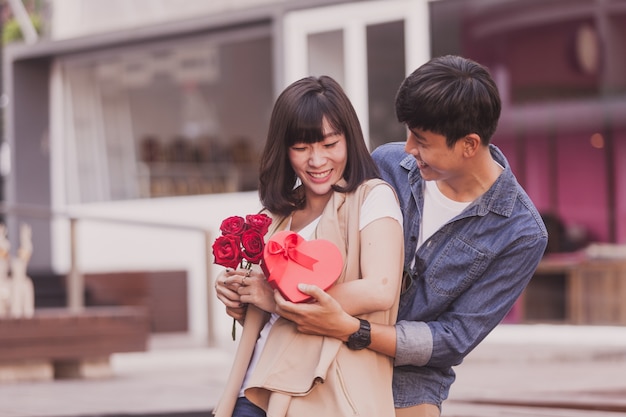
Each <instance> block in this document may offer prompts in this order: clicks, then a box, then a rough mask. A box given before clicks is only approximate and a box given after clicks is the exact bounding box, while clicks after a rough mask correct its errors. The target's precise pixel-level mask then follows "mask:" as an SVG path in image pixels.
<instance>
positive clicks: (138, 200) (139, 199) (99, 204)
mask: <svg viewBox="0 0 626 417" xmlns="http://www.w3.org/2000/svg"><path fill="white" fill-rule="evenodd" d="M49 10H50V19H49V20H50V26H49V30H48V33H49V37H48V38H46V39H41V40H39V41H38V42H36V43H30V44H16V45H10V46H9V47H7V48H6V49H5V52H4V75H5V79H4V82H5V91H6V94H7V97H8V98H9V105H8V107H7V108H6V110H5V114H6V129H5V140H6V142H7V144H8V145H9V146H8V149H10V159H11V169H10V171H9V172H7V173H6V175H5V177H4V183H5V190H4V191H5V202H6V203H7V205H8V206H10V207H11V206H13V207H17V208H19V207H22V210H21V211H20V210H17V211H14V212H12V213H9V214H7V217H6V219H7V222H8V224H9V229H10V230H13V231H15V230H17V227H18V226H19V223H20V222H24V221H27V222H29V223H31V224H32V227H33V238H34V241H35V251H34V253H33V259H32V262H31V268H32V270H33V271H39V270H43V271H48V270H49V271H53V272H54V273H58V274H65V273H67V271H68V270H69V269H70V267H71V266H72V259H73V260H74V263H75V264H77V265H78V267H79V269H80V270H81V271H83V272H85V273H89V272H94V273H96V272H109V271H142V270H144V271H145V270H148V271H150V270H154V271H159V270H183V271H185V272H186V274H187V283H186V285H187V286H186V288H187V289H186V291H187V299H186V303H187V311H188V317H189V326H188V328H189V332H191V333H192V334H193V335H195V336H197V337H199V338H205V337H207V336H210V337H213V338H214V339H215V341H216V342H218V343H219V342H222V341H223V342H226V341H228V339H229V337H230V336H229V326H230V324H229V321H228V320H227V319H226V316H225V314H224V313H223V309H222V308H221V306H218V305H215V303H213V302H212V299H213V296H212V294H211V290H212V286H211V280H212V279H213V277H214V276H215V275H216V274H217V273H218V272H219V269H218V268H217V267H216V266H213V265H211V264H210V256H209V257H208V258H207V250H208V247H209V245H207V242H210V238H207V235H206V234H204V232H205V231H208V232H209V233H210V234H209V236H211V234H212V235H213V237H215V234H216V233H218V227H219V223H220V222H221V220H222V219H223V218H225V217H227V216H230V215H235V214H239V215H245V214H247V213H253V212H256V211H257V210H258V209H259V203H258V198H257V194H256V191H255V189H256V168H257V166H256V164H257V160H258V154H259V153H260V151H261V149H262V146H263V143H264V140H265V137H264V135H265V132H266V129H267V122H268V119H269V114H270V111H271V108H272V104H273V101H274V99H275V97H276V96H277V94H278V93H279V92H280V91H281V90H282V89H283V88H284V87H285V86H286V85H287V84H289V83H290V82H292V81H294V80H296V79H298V78H300V77H303V76H306V75H310V74H312V75H321V74H327V75H331V76H333V77H335V78H336V79H337V80H338V81H339V82H340V83H341V84H342V85H343V86H344V88H345V89H346V91H347V93H348V95H349V96H350V97H351V99H352V101H353V103H354V105H355V108H356V109H357V113H358V114H359V117H360V119H361V122H362V124H363V129H364V132H365V134H366V137H367V138H368V140H369V147H370V149H373V148H375V147H376V146H378V145H380V144H382V143H385V142H388V141H392V140H404V135H405V133H404V128H403V127H402V126H399V125H398V124H397V123H396V121H395V116H394V109H393V99H394V95H395V91H396V89H397V86H398V85H399V83H400V82H401V80H402V79H403V78H404V77H405V76H406V75H407V74H408V73H410V72H411V71H413V70H414V69H415V68H417V67H418V66H419V65H420V64H421V63H423V62H425V61H426V60H427V59H428V58H429V57H431V56H436V55H443V54H449V53H452V54H461V55H465V56H467V57H469V58H473V59H476V60H477V61H479V62H481V63H483V64H485V65H487V66H488V67H489V68H490V70H491V71H492V73H493V74H494V76H495V78H496V80H497V82H498V84H499V87H500V90H501V93H502V96H503V100H504V109H503V116H502V121H501V123H500V126H499V129H498V131H497V132H496V136H495V137H494V143H495V144H496V145H498V146H500V147H501V148H502V150H503V151H504V152H505V154H506V155H507V157H508V158H509V161H510V163H511V165H512V167H513V170H514V171H515V172H516V174H517V176H518V178H519V179H520V182H521V183H522V185H523V186H524V188H525V189H526V190H527V191H528V193H529V195H530V196H531V198H532V199H533V201H534V202H535V204H536V205H537V207H538V208H539V209H540V210H541V211H542V213H544V214H546V215H547V216H554V217H556V218H558V220H559V221H561V222H562V223H563V224H564V225H565V226H566V228H567V230H569V235H568V236H569V239H570V240H573V241H575V242H574V243H575V244H576V243H578V244H581V243H580V242H588V241H600V242H612V243H625V242H626V164H624V161H625V160H626V132H625V130H624V125H625V124H626V117H624V115H625V114H626V113H625V110H626V95H625V89H626V88H625V87H626V75H624V74H626V71H625V69H626V68H624V67H625V66H626V49H625V48H624V45H626V42H624V40H625V39H626V33H625V30H624V29H623V28H624V27H626V25H624V21H625V20H626V19H625V16H626V1H623V0H548V1H545V0H544V1H535V0H431V1H428V0H370V1H341V0H283V1H278V0H247V1H246V0H241V1H236V2H234V1H228V0H220V1H211V2H206V1H202V0H106V1H104V0H60V1H59V0H57V1H51V2H50V9H49ZM33 207H35V208H39V209H42V210H43V211H42V210H39V211H37V210H35V212H37V213H39V214H38V215H33V210H32V209H33ZM28 210H30V212H29V211H28ZM46 210H47V211H46ZM42 212H46V213H48V215H49V216H51V217H47V216H46V215H45V214H41V213H42ZM29 213H30V214H29ZM68 218H78V219H79V220H78V222H77V223H76V224H77V226H76V228H75V229H72V228H71V227H70V222H69V220H68ZM72 236H75V240H72ZM564 239H565V238H564ZM72 242H75V244H74V246H72ZM209 255H210V254H209ZM207 259H208V260H207ZM212 335H216V336H212Z"/></svg>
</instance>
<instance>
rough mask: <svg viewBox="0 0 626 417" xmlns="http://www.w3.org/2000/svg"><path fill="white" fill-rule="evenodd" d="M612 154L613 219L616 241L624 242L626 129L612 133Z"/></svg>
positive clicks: (625, 216) (625, 220) (625, 242)
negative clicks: (613, 185) (613, 157)
mask: <svg viewBox="0 0 626 417" xmlns="http://www.w3.org/2000/svg"><path fill="white" fill-rule="evenodd" d="M613 150H614V152H613V154H614V155H615V159H614V162H613V163H614V165H615V191H616V195H615V219H616V230H615V239H616V243H621V244H626V131H625V130H620V131H616V132H614V135H613Z"/></svg>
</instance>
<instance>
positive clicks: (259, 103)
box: [58, 28, 273, 204]
mask: <svg viewBox="0 0 626 417" xmlns="http://www.w3.org/2000/svg"><path fill="white" fill-rule="evenodd" d="M229 35H232V34H222V35H221V36H219V37H217V36H205V37H202V38H190V39H186V40H176V41H168V42H162V43H153V44H147V45H142V46H141V47H139V48H138V47H134V48H126V49H120V50H116V51H111V52H108V51H107V52H104V51H102V52H100V53H97V54H90V55H88V56H80V57H73V58H65V59H62V60H61V61H60V65H59V66H58V67H59V71H60V76H61V78H62V80H63V81H62V85H63V89H62V91H63V93H62V99H61V102H62V103H63V104H62V107H63V120H64V123H62V125H63V126H64V127H63V135H62V137H63V143H64V150H63V151H62V154H63V158H64V160H65V161H64V162H65V163H64V169H65V178H66V185H65V195H66V200H67V203H70V204H73V203H87V202H94V201H113V200H125V199H135V198H149V197H162V196H178V195H193V194H210V193H221V192H236V191H247V190H254V189H256V187H257V171H258V155H259V154H260V152H261V150H262V147H263V143H264V140H265V134H266V132H267V123H268V121H269V113H270V111H271V106H272V102H273V89H272V67H271V63H272V53H271V39H270V36H269V30H267V29H265V28H263V29H262V30H250V33H245V31H244V32H241V31H239V32H237V34H235V35H233V36H229Z"/></svg>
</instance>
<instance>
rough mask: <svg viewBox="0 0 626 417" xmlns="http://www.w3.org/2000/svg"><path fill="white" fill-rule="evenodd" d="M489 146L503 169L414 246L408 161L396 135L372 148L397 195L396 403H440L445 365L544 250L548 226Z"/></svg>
mask: <svg viewBox="0 0 626 417" xmlns="http://www.w3.org/2000/svg"><path fill="white" fill-rule="evenodd" d="M490 151H491V154H492V156H493V157H494V159H495V160H496V161H497V162H498V163H499V164H500V165H502V166H503V167H504V168H505V169H504V171H503V172H502V174H501V175H500V176H499V177H498V179H497V180H496V182H495V183H494V184H493V185H492V186H491V188H490V189H489V190H487V192H485V193H484V194H483V195H482V196H481V197H479V198H478V199H477V200H476V201H474V202H472V203H471V204H470V205H469V206H468V207H467V208H466V209H465V210H464V211H463V212H462V213H461V214H460V215H458V216H456V217H455V218H454V219H452V220H451V221H449V222H448V223H447V224H445V225H444V226H442V227H441V228H440V229H439V230H438V231H437V232H435V233H434V234H433V235H432V236H431V237H430V238H429V239H427V240H426V241H425V242H424V243H423V244H422V246H421V247H420V248H419V250H418V251H417V254H416V253H415V250H416V246H417V237H418V236H419V229H420V223H421V217H422V215H421V212H422V209H423V206H424V194H423V185H424V181H423V179H422V177H421V175H420V172H419V169H418V168H417V163H416V160H415V158H414V157H413V156H412V155H408V154H407V153H406V152H405V151H404V143H400V142H395V143H388V144H385V145H383V146H380V147H379V148H377V149H376V150H375V151H374V152H373V157H374V159H375V160H376V163H377V164H378V166H379V168H380V170H381V174H382V177H383V178H384V179H385V180H386V181H388V182H389V183H390V184H391V185H392V186H393V187H394V188H395V189H396V192H397V194H398V197H399V199H400V206H401V208H402V213H403V215H404V241H405V253H404V254H405V258H404V259H405V271H408V272H410V277H411V278H410V282H409V283H408V288H405V289H404V291H403V293H402V295H401V296H400V310H399V313H398V322H397V324H396V334H397V336H396V343H397V347H396V356H395V368H394V378H393V391H394V400H395V406H396V407H410V406H413V405H417V404H422V403H428V404H435V405H438V406H439V407H441V403H442V402H443V401H444V400H445V399H446V398H447V397H448V393H449V390H450V386H451V385H452V383H453V382H454V379H455V373H454V371H453V369H452V367H453V366H455V365H459V364H460V363H461V362H462V361H463V358H464V357H465V356H466V355H467V354H468V353H469V352H470V351H471V350H472V349H474V348H475V347H476V345H478V343H480V342H481V341H482V340H483V339H484V338H485V336H487V334H488V333H489V332H490V331H491V330H493V328H494V327H495V326H496V325H497V324H498V323H499V322H500V321H501V320H502V319H503V317H504V316H505V315H506V313H507V312H508V311H509V310H510V309H511V307H512V306H513V304H514V303H515V300H516V299H517V298H518V297H519V295H520V294H521V293H522V291H523V290H524V288H525V287H526V285H527V284H528V282H529V280H530V278H531V277H532V275H533V273H534V271H535V268H536V267H537V264H538V263H539V261H540V260H541V257H542V255H543V253H544V250H545V247H546V244H547V240H548V234H547V231H546V228H545V225H544V223H543V221H542V219H541V217H540V215H539V213H538V212H537V209H536V208H535V206H534V205H533V203H532V202H531V200H530V198H529V197H528V195H527V194H526V192H525V191H524V190H523V189H522V187H521V186H520V185H519V184H518V182H517V180H516V179H515V176H514V175H513V172H512V171H511V168H510V166H509V164H508V162H507V160H506V158H505V157H504V155H503V154H502V152H501V151H500V150H499V149H498V148H496V147H495V146H494V145H490ZM414 258H415V260H416V262H415V264H414V266H413V268H410V265H411V263H412V262H411V261H412V260H413V259H414Z"/></svg>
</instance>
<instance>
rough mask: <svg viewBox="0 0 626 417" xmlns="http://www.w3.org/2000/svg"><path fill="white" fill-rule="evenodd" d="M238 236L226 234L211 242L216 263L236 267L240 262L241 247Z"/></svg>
mask: <svg viewBox="0 0 626 417" xmlns="http://www.w3.org/2000/svg"><path fill="white" fill-rule="evenodd" d="M240 242H241V240H240V238H239V236H234V235H227V236H220V237H218V238H217V239H215V242H214V243H213V246H212V248H213V256H214V257H215V263H216V264H217V265H222V266H225V267H226V268H237V266H238V265H239V263H240V262H241V257H242V254H241V249H240V248H239V245H240Z"/></svg>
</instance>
